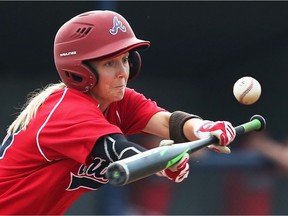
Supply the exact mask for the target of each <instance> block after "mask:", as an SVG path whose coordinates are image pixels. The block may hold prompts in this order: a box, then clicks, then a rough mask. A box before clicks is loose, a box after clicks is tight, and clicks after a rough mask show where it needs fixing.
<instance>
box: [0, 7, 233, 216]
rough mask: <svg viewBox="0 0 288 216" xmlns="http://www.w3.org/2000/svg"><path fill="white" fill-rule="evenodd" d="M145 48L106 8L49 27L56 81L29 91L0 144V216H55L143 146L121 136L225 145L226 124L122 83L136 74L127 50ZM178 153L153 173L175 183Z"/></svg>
mask: <svg viewBox="0 0 288 216" xmlns="http://www.w3.org/2000/svg"><path fill="white" fill-rule="evenodd" d="M149 46H150V44H149V41H145V40H140V39H138V38H136V36H135V35H134V33H133V30H132V29H131V27H130V25H129V23H128V22H127V21H126V20H125V18H123V17H122V16H121V15H120V14H118V13H115V12H113V11H90V12H86V13H83V14H80V15H78V16H76V17H74V18H72V19H71V20H69V21H68V22H66V23H65V24H64V25H63V26H62V27H61V28H60V29H59V31H58V32H57V34H56V37H55V41H54V59H55V65H56V68H57V71H58V73H59V75H60V78H61V80H62V82H60V83H56V84H51V85H49V86H47V87H46V88H44V89H42V90H40V91H37V92H34V94H33V95H32V96H31V97H30V99H29V100H28V101H27V103H26V105H25V106H24V108H23V110H22V112H21V113H20V115H19V116H18V117H17V118H16V120H15V121H14V122H13V123H12V124H11V125H10V127H9V128H8V130H7V136H6V137H5V138H4V140H3V142H2V145H1V148H0V203H1V208H0V214H51V215H52V214H64V213H65V211H66V210H67V209H68V208H69V207H70V206H71V205H72V204H73V202H74V201H75V200H76V199H77V198H79V196H81V195H82V194H83V193H85V192H88V191H91V190H96V189H98V188H99V187H100V186H102V185H104V184H107V183H108V180H107V178H106V177H105V171H106V169H107V166H108V165H109V164H110V163H111V162H114V161H117V160H120V159H123V158H126V157H129V156H132V155H134V154H137V153H139V152H142V151H145V149H144V148H143V147H141V146H140V145H137V144H136V143H132V142H130V141H128V140H127V139H126V138H125V135H127V134H136V133H149V134H154V135H157V136H160V137H163V138H164V139H170V140H174V142H175V143H178V142H183V141H188V140H196V139H201V138H204V137H207V136H211V135H215V136H216V137H218V138H219V144H220V145H213V146H210V147H212V148H213V149H215V150H216V151H220V152H224V153H229V152H230V150H229V148H228V147H227V145H228V144H230V143H231V142H232V141H233V139H234V138H235V130H234V128H233V127H232V125H231V123H229V122H227V121H216V122H213V121H207V120H202V119H201V118H200V117H198V116H196V115H193V114H189V113H185V112H182V111H175V112H172V113H170V112H168V111H167V110H165V109H163V108H160V107H159V106H157V104H156V102H154V101H152V100H150V99H148V98H146V97H145V96H144V95H142V94H140V93H138V92H136V91H135V90H133V89H131V88H128V87H127V86H126V85H127V82H128V80H130V79H133V78H135V77H136V76H137V74H138V73H139V71H140V67H141V58H140V55H139V53H138V52H137V50H140V49H143V48H148V47H149ZM188 158H189V155H188V154H186V155H185V156H184V157H183V158H182V159H181V160H180V161H179V162H178V163H177V164H175V165H173V166H172V167H170V168H168V169H165V170H163V171H161V172H160V173H158V175H159V176H164V177H167V178H168V179H170V180H172V181H175V182H181V181H183V180H184V179H185V178H187V176H188V173H189V164H188ZM39 201H40V202H39Z"/></svg>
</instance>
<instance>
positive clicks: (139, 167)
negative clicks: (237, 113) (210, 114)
mask: <svg viewBox="0 0 288 216" xmlns="http://www.w3.org/2000/svg"><path fill="white" fill-rule="evenodd" d="M265 127H266V121H265V119H264V118H263V117H262V116H260V115H254V116H252V117H251V118H250V121H249V122H246V123H244V124H242V125H239V126H237V127H235V130H236V136H239V135H242V134H245V133H248V132H250V131H261V130H263V129H264V128H265ZM218 142H219V140H218V138H217V137H215V136H211V137H209V138H206V139H201V140H197V141H192V142H184V143H177V144H175V145H171V146H160V147H156V148H153V149H150V150H147V151H145V152H142V153H139V154H136V155H133V156H131V157H128V158H125V159H122V160H119V161H116V162H113V163H111V164H110V165H109V166H108V168H107V172H106V177H107V178H108V180H109V183H110V184H112V185H114V186H122V185H125V184H128V183H131V182H134V181H137V180H139V179H142V178H145V177H148V176H150V175H153V174H155V173H157V172H159V171H161V170H163V169H166V168H168V167H170V166H172V165H173V164H175V163H177V162H178V161H179V160H180V159H181V158H182V156H183V155H184V154H185V153H186V152H187V153H189V154H191V153H193V152H195V151H197V150H199V149H201V148H203V147H206V146H208V145H211V144H217V143H218Z"/></svg>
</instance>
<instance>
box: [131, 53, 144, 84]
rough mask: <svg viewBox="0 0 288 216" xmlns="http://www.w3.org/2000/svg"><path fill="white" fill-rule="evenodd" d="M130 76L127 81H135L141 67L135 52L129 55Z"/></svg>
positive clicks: (138, 56) (139, 58)
mask: <svg viewBox="0 0 288 216" xmlns="http://www.w3.org/2000/svg"><path fill="white" fill-rule="evenodd" d="M129 65H130V75H129V80H132V79H135V78H136V77H137V76H138V74H139V73H140V69H141V66H142V61H141V56H140V54H139V53H138V52H137V51H132V52H130V54H129Z"/></svg>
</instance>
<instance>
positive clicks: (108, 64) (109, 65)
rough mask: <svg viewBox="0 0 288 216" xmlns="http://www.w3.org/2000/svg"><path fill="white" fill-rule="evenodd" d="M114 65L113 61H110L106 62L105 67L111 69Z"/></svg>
mask: <svg viewBox="0 0 288 216" xmlns="http://www.w3.org/2000/svg"><path fill="white" fill-rule="evenodd" d="M113 64H114V62H113V61H108V62H106V63H105V64H104V65H105V66H106V67H111V66H113Z"/></svg>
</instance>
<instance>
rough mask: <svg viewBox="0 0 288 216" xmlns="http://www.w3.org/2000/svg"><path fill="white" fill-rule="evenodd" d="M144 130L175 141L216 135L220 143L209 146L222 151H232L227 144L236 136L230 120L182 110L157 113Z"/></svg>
mask: <svg viewBox="0 0 288 216" xmlns="http://www.w3.org/2000/svg"><path fill="white" fill-rule="evenodd" d="M143 131H144V132H147V133H151V134H155V135H158V136H162V137H165V138H166V139H171V140H174V142H175V143H180V142H187V141H194V140H197V139H203V138H207V137H209V136H211V135H214V136H216V137H217V138H218V139H219V144H220V145H211V146H209V148H212V149H213V150H215V151H217V152H222V153H230V149H229V148H227V147H226V146H227V145H229V144H230V143H231V142H232V141H233V140H234V138H235V136H236V132H235V129H234V127H233V126H232V125H231V123H230V122H227V121H215V122H214V121H208V120H203V119H202V118H200V117H199V116H197V115H193V114H189V113H186V112H182V111H175V112H173V113H169V112H158V113H156V114H155V115H154V116H153V117H152V118H151V119H150V121H149V122H148V124H147V125H146V127H145V128H144V130H143Z"/></svg>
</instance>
